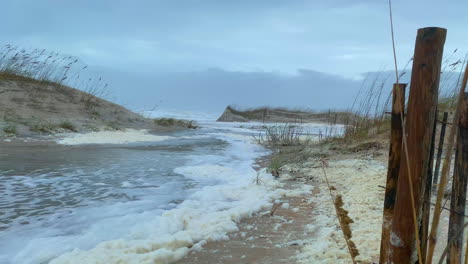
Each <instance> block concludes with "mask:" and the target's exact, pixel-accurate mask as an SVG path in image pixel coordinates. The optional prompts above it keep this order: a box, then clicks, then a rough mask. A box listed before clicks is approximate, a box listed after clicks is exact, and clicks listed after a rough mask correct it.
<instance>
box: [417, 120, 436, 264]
mask: <svg viewBox="0 0 468 264" xmlns="http://www.w3.org/2000/svg"><path fill="white" fill-rule="evenodd" d="M436 115H437V111H436ZM436 128H437V116H435V118H434V125H433V130H432V140H431V151H430V154H429V162H428V163H429V164H428V166H427V173H426V180H425V181H426V184H425V188H424V195H423V199H422V201H421V220H420V221H419V240H420V241H421V252H426V250H427V237H428V236H429V218H430V215H431V197H432V175H433V174H434V171H433V169H434V148H435V136H436ZM422 263H426V254H423V255H422Z"/></svg>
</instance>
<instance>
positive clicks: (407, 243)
mask: <svg viewBox="0 0 468 264" xmlns="http://www.w3.org/2000/svg"><path fill="white" fill-rule="evenodd" d="M446 33H447V30H446V29H443V28H436V27H429V28H421V29H419V30H418V35H417V37H416V45H415V51H414V59H413V69H412V74H411V90H410V94H409V100H408V113H407V119H406V124H405V132H406V134H407V135H406V146H403V150H402V156H403V158H402V161H401V166H400V173H399V177H398V183H397V194H396V202H395V209H394V216H393V220H392V229H391V233H390V243H391V250H390V253H389V254H388V258H387V259H386V260H385V261H384V262H385V263H414V262H415V261H416V260H417V259H414V256H418V257H419V259H421V262H422V254H424V253H423V252H421V248H420V246H421V245H420V240H419V223H418V222H419V220H420V217H421V212H420V208H421V206H420V205H421V202H422V200H423V196H424V187H423V186H425V185H426V176H427V171H428V166H429V156H430V151H431V141H432V134H433V125H434V119H435V114H436V108H437V97H438V92H439V80H440V69H441V61H442V53H443V47H444V43H445V36H446ZM416 252H417V254H416ZM412 257H413V258H412Z"/></svg>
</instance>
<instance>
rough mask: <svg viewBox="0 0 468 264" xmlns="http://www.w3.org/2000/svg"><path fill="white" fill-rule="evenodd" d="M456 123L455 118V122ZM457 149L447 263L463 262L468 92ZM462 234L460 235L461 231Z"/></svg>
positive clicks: (467, 161) (467, 147)
mask: <svg viewBox="0 0 468 264" xmlns="http://www.w3.org/2000/svg"><path fill="white" fill-rule="evenodd" d="M453 123H455V120H454V122H453ZM456 146H457V150H456V154H455V169H454V173H453V182H452V197H451V200H450V220H449V230H448V241H451V240H452V239H454V241H453V243H452V244H451V245H450V248H449V251H448V253H447V263H449V264H452V263H462V249H463V225H464V223H465V204H466V184H467V178H468V93H465V94H464V98H463V101H462V103H461V106H460V116H459V118H458V135H457V145H456ZM460 232H461V234H460V235H459V233H460Z"/></svg>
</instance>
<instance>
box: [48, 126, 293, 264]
mask: <svg viewBox="0 0 468 264" xmlns="http://www.w3.org/2000/svg"><path fill="white" fill-rule="evenodd" d="M211 135H213V136H215V137H216V138H219V139H222V140H224V141H227V142H228V143H229V144H230V145H229V147H228V148H227V150H226V151H227V155H229V158H227V157H216V156H204V157H203V158H197V157H194V160H193V161H192V162H190V163H189V164H186V165H185V166H183V167H179V168H177V169H176V170H175V171H176V173H178V174H182V175H184V176H185V177H187V178H190V179H193V180H195V181H197V182H200V183H206V186H205V187H203V188H201V189H199V190H198V191H196V192H195V193H193V194H192V195H190V196H189V197H187V199H185V200H184V201H183V202H182V203H181V204H179V205H178V206H177V207H176V208H174V209H172V210H168V211H165V212H164V213H163V214H162V215H160V216H157V217H155V218H153V219H150V220H149V221H147V222H145V223H143V225H142V226H136V227H135V228H134V229H133V231H132V232H131V233H130V234H127V235H126V236H125V237H122V238H120V239H117V240H110V241H104V242H101V243H99V244H98V245H96V246H95V247H93V248H90V249H74V250H73V251H69V252H67V253H64V254H62V255H61V256H58V257H56V258H55V259H53V260H51V261H50V263H51V264H58V263H88V262H92V263H106V264H107V263H135V264H136V263H171V262H174V261H177V260H178V259H181V258H182V257H183V256H185V255H186V254H187V253H188V252H189V251H192V250H200V249H201V248H202V246H203V245H204V244H205V243H207V242H210V241H219V240H226V239H228V236H227V234H228V233H231V232H235V231H238V223H239V222H240V220H241V219H243V218H246V217H251V216H252V215H253V214H254V213H256V212H259V211H260V210H263V209H266V208H270V207H271V206H272V202H273V201H274V200H276V199H278V198H280V197H281V196H282V195H284V194H285V191H284V190H283V189H282V188H281V187H282V184H281V183H280V182H278V181H277V180H276V179H275V178H274V177H273V176H271V174H269V173H267V172H266V170H265V169H263V170H260V171H259V172H257V171H255V170H254V169H253V168H252V165H253V164H254V162H255V159H256V158H258V157H259V156H261V155H265V154H267V152H265V150H264V149H263V148H262V147H260V146H258V145H256V144H255V143H253V142H252V138H251V137H250V136H243V135H235V134H225V133H212V134H211ZM74 142H89V140H87V141H85V140H76V139H75V141H74ZM220 164H222V165H220ZM257 177H258V178H259V180H260V182H261V184H257Z"/></svg>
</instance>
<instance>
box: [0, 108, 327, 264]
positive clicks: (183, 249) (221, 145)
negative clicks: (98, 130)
mask: <svg viewBox="0 0 468 264" xmlns="http://www.w3.org/2000/svg"><path fill="white" fill-rule="evenodd" d="M150 114H152V115H153V116H154V114H153V113H150ZM165 115H166V116H167V113H165ZM176 117H179V118H180V117H185V118H187V117H188V118H190V119H196V120H197V121H198V123H199V124H200V125H201V126H202V128H201V129H197V130H189V131H181V132H177V133H172V134H170V137H168V138H167V139H166V140H162V141H157V142H138V143H127V144H108V145H96V144H92V145H80V146H60V145H59V146H50V147H23V148H15V149H0V157H1V159H0V263H1V264H4V263H5V264H7V263H25V264H27V263H169V262H171V261H175V260H177V259H179V258H181V257H182V256H183V255H185V254H187V252H188V251H189V250H196V249H199V248H200V247H201V246H203V244H204V243H206V242H207V241H213V240H223V239H227V235H226V234H227V233H229V232H233V231H236V230H237V222H238V221H239V220H240V219H241V218H243V217H247V216H250V215H252V214H253V213H255V212H257V211H259V210H261V209H262V208H267V207H269V206H271V201H272V200H273V199H276V198H278V197H279V194H278V192H277V191H276V190H278V188H279V187H280V185H279V184H278V183H277V182H276V181H275V180H274V179H273V178H272V177H271V176H269V175H267V174H266V173H264V172H263V174H261V177H262V182H263V184H262V185H257V184H255V180H256V178H257V177H258V176H259V173H258V172H257V171H256V170H255V169H254V164H255V160H256V159H257V158H259V157H261V156H263V155H267V154H268V153H269V152H268V150H266V149H264V148H263V147H261V146H259V145H257V144H255V142H254V141H253V140H252V139H253V138H252V135H257V134H258V133H261V130H260V129H259V126H260V125H261V124H255V123H248V124H240V123H217V122H214V116H212V115H203V116H201V115H198V116H194V115H191V116H187V115H184V114H178V115H177V116H176ZM308 128H309V129H311V130H313V131H315V132H318V130H319V129H323V128H324V126H323V125H318V124H310V125H308Z"/></svg>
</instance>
